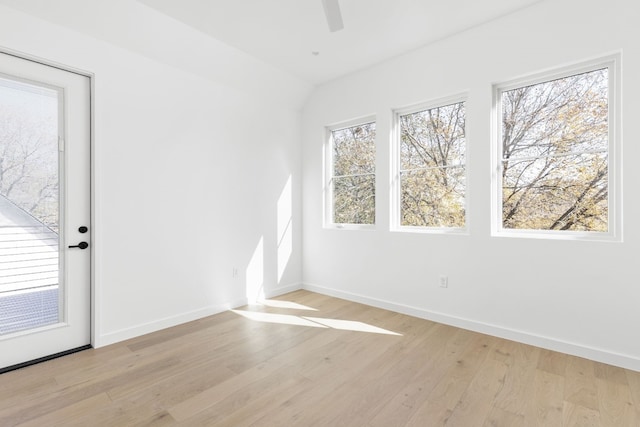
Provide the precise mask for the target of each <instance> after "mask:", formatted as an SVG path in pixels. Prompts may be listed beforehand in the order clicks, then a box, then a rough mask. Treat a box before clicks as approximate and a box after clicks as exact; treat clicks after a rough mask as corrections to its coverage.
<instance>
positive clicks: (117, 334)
mask: <svg viewBox="0 0 640 427" xmlns="http://www.w3.org/2000/svg"><path fill="white" fill-rule="evenodd" d="M300 289H302V283H294V284H291V285H286V286H281V287H278V288H275V289H269V290H268V291H265V297H267V298H273V297H276V296H279V295H283V294H287V293H289V292H293V291H297V290H300ZM247 303H248V301H247V299H246V298H243V299H240V300H237V301H231V302H229V303H227V304H221V305H215V306H209V307H205V308H201V309H198V310H194V311H190V312H187V313H181V314H178V315H175V316H170V317H166V318H164V319H160V320H154V321H153V322H148V323H143V324H140V325H136V326H132V327H130V328H125V329H120V330H118V331H114V332H109V333H107V334H104V335H102V336H100V337H98V339H96V340H95V342H94V343H93V346H94V347H95V348H99V347H104V346H106V345H109V344H115V343H117V342H120V341H124V340H128V339H131V338H135V337H139V336H141V335H144V334H149V333H151V332H156V331H159V330H161V329H166V328H170V327H172V326H176V325H180V324H182V323H186V322H191V321H193V320H198V319H202V318H203V317H207V316H213V315H214V314H218V313H222V312H223V311H226V310H230V309H233V308H237V307H242V306H243V305H247Z"/></svg>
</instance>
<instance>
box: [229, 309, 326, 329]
mask: <svg viewBox="0 0 640 427" xmlns="http://www.w3.org/2000/svg"><path fill="white" fill-rule="evenodd" d="M231 311H233V312H234V313H236V314H239V315H241V316H244V317H246V318H247V319H251V320H256V321H258V322H265V323H280V324H284V325H296V326H309V327H312V328H328V326H324V325H321V324H319V323H316V322H312V321H311V320H306V319H303V318H302V317H298V316H292V315H290V314H276V313H263V312H259V311H244V310H231Z"/></svg>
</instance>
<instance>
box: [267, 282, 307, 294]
mask: <svg viewBox="0 0 640 427" xmlns="http://www.w3.org/2000/svg"><path fill="white" fill-rule="evenodd" d="M300 289H303V286H302V283H301V282H300V283H293V284H291V285H287V286H281V287H279V288H275V289H269V290H267V291H265V292H264V296H265V297H266V298H273V297H277V296H280V295H284V294H288V293H289V292H294V291H299V290H300Z"/></svg>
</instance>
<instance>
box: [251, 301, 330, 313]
mask: <svg viewBox="0 0 640 427" xmlns="http://www.w3.org/2000/svg"><path fill="white" fill-rule="evenodd" d="M258 304H261V305H265V306H267V307H275V308H290V309H292V310H308V311H318V310H316V309H315V308H311V307H307V306H306V305H302V304H298V303H297V302H291V301H280V300H276V299H265V300H258Z"/></svg>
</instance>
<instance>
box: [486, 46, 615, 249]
mask: <svg viewBox="0 0 640 427" xmlns="http://www.w3.org/2000/svg"><path fill="white" fill-rule="evenodd" d="M620 62H621V55H620V53H617V54H612V55H608V56H605V57H600V58H596V59H592V60H589V61H585V62H580V63H577V64H572V65H568V66H564V67H559V68H554V69H552V70H548V71H544V72H540V73H536V74H531V75H528V76H524V77H520V78H517V79H513V80H510V81H506V82H503V83H497V84H494V85H493V90H492V92H493V108H492V116H493V117H492V138H491V147H492V156H491V158H492V178H491V179H492V197H491V200H492V215H491V216H492V219H491V235H492V236H495V237H516V238H537V239H557V240H578V241H580V240H583V241H609V242H621V241H622V200H621V194H622V138H621V117H622V108H621V107H622V105H621V71H620V69H621V66H620ZM605 68H606V69H608V116H607V123H608V145H607V163H608V167H607V174H608V176H607V180H608V181H607V185H608V189H607V192H608V208H607V209H608V215H607V231H606V232H600V231H575V230H533V229H510V228H504V227H503V221H502V216H503V199H502V197H503V190H502V188H503V182H502V178H501V177H502V167H503V164H502V160H503V159H502V157H503V152H502V149H503V147H502V93H503V92H506V91H510V90H514V89H518V88H522V87H525V86H532V85H536V84H540V83H547V82H551V81H553V80H558V79H562V78H566V77H571V76H575V75H579V74H583V73H588V72H592V71H597V70H601V69H605Z"/></svg>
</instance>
